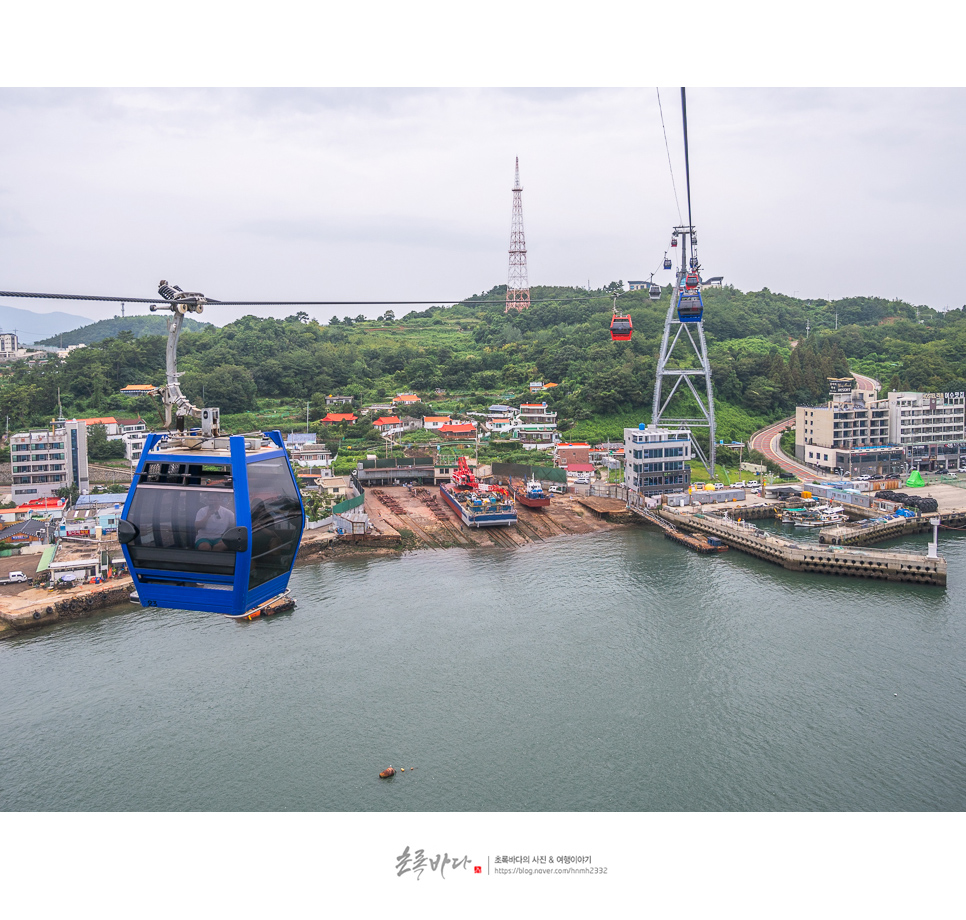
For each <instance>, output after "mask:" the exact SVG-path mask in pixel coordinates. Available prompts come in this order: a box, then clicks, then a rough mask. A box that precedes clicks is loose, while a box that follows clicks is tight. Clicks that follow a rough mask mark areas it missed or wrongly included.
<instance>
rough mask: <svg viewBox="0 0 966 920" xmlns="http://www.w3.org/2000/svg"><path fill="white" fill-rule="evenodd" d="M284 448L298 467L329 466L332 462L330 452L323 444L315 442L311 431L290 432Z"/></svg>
mask: <svg viewBox="0 0 966 920" xmlns="http://www.w3.org/2000/svg"><path fill="white" fill-rule="evenodd" d="M285 449H286V450H287V451H288V454H289V457H290V458H291V460H292V463H294V464H295V465H296V466H299V467H317V466H329V465H331V463H332V452H331V451H330V450H329V448H328V447H326V446H325V445H324V444H319V443H317V439H316V436H315V434H314V433H311V432H310V433H307V434H306V433H303V432H300V431H293V432H290V433H289V436H288V437H287V438H286V439H285Z"/></svg>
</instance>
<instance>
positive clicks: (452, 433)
mask: <svg viewBox="0 0 966 920" xmlns="http://www.w3.org/2000/svg"><path fill="white" fill-rule="evenodd" d="M439 433H440V434H441V435H442V436H443V437H444V438H457V439H469V438H472V439H473V440H476V424H475V422H460V423H457V424H449V425H440V427H439Z"/></svg>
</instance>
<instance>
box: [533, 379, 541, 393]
mask: <svg viewBox="0 0 966 920" xmlns="http://www.w3.org/2000/svg"><path fill="white" fill-rule="evenodd" d="M542 389H543V382H542V381H539V380H537V381H534V382H533V383H531V384H530V392H531V393H539V392H540V391H541V390H542Z"/></svg>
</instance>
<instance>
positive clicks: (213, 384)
mask: <svg viewBox="0 0 966 920" xmlns="http://www.w3.org/2000/svg"><path fill="white" fill-rule="evenodd" d="M618 287H619V285H618V284H617V283H616V282H615V283H614V284H612V285H609V286H608V288H604V289H599V290H597V291H586V290H583V289H580V288H566V287H557V288H541V287H535V288H533V289H532V290H531V296H532V300H533V305H532V306H531V308H530V309H529V310H527V311H525V312H522V313H519V314H517V313H513V314H509V315H507V314H505V313H504V312H503V299H504V296H505V288H504V287H503V286H499V287H495V288H493V289H492V290H491V291H489V292H486V293H484V294H480V295H476V296H474V297H471V298H469V299H467V300H466V301H464V302H463V303H462V304H459V305H456V306H452V307H431V308H429V309H427V310H422V311H420V312H416V311H412V312H409V313H407V314H405V315H400V316H398V317H397V316H396V315H395V313H394V312H393V311H387V312H386V313H385V314H384V315H383V316H382V317H379V318H378V319H375V320H367V319H365V318H364V317H345V318H335V319H333V320H332V321H330V322H329V323H328V324H327V325H321V324H319V323H318V322H317V321H315V320H312V319H310V318H309V317H308V315H307V314H305V313H298V314H295V315H293V316H289V317H286V318H285V319H274V318H265V319H261V318H257V317H254V316H246V317H243V318H241V319H239V320H237V321H235V322H233V323H229V324H227V325H226V326H223V327H215V326H211V325H206V324H190V326H189V328H190V329H191V331H188V332H186V333H185V334H184V335H183V337H182V339H181V345H180V352H179V368H180V370H181V371H182V378H181V385H182V388H183V390H184V392H185V393H186V395H187V396H188V397H189V398H190V399H191V400H192V401H193V402H194V403H195V404H196V405H202V404H204V405H213V406H219V407H220V408H221V409H222V415H223V419H224V420H225V422H226V426H229V427H233V428H235V429H237V430H251V429H252V428H254V427H256V426H259V425H263V424H265V425H268V424H271V425H272V426H273V427H274V426H276V425H277V426H279V427H287V426H292V427H300V426H304V424H305V416H306V404H308V410H309V419H310V422H315V421H317V420H318V419H319V418H320V417H321V416H322V415H324V414H325V413H326V411H327V410H326V407H325V397H326V396H327V395H329V394H332V393H338V394H340V395H349V396H353V397H355V398H356V400H357V401H358V402H357V404H356V405H365V404H367V403H371V402H383V401H386V400H387V399H389V398H391V397H392V396H393V395H395V394H396V393H398V392H402V391H416V392H418V393H419V394H420V395H421V396H422V397H423V402H422V403H421V404H420V405H419V406H418V407H417V408H416V409H415V410H413V411H414V412H416V413H418V414H423V413H426V414H432V413H450V412H456V413H461V412H466V411H482V410H485V409H486V407H487V406H489V405H490V404H492V403H502V402H513V401H516V402H517V403H518V404H519V402H520V401H522V400H525V399H529V398H530V397H529V383H530V382H531V381H535V380H540V381H543V382H545V383H546V382H552V383H554V384H556V386H555V387H554V388H552V389H551V390H548V391H546V392H544V393H542V394H541V396H540V397H539V398H540V399H545V400H546V401H547V402H548V404H549V405H550V407H551V408H552V409H553V410H555V411H556V412H557V413H558V420H559V427H560V430H561V431H563V432H570V433H571V434H572V435H573V436H575V437H578V436H579V437H586V438H593V439H602V438H606V437H620V436H621V435H622V429H623V427H624V426H625V425H626V424H628V419H630V420H632V423H636V421H650V413H651V402H652V396H653V390H654V374H655V368H656V364H657V356H658V354H659V351H660V343H661V336H662V334H663V328H664V318H665V315H666V313H667V310H668V305H669V297H670V288H665V289H664V291H663V294H662V297H661V299H660V300H659V301H656V302H655V301H651V300H650V299H649V298H648V296H647V295H646V294H644V293H642V292H625V293H623V294H622V295H621V296H620V298H619V301H618V303H619V306H620V308H621V309H622V310H623V311H625V312H628V313H629V314H630V315H631V317H632V318H633V323H634V335H633V338H632V340H631V341H629V342H613V341H612V340H611V338H610V334H609V323H610V318H611V313H612V304H613V302H612V297H611V295H610V291H611V289H614V290H616V289H618ZM703 296H704V300H705V313H704V320H705V322H704V328H705V334H706V337H707V341H708V348H709V356H710V360H711V365H712V371H713V385H714V391H715V407H716V416H717V420H718V437H719V438H723V439H724V440H726V441H727V440H731V439H735V440H743V439H745V438H746V437H747V436H748V435H749V434H750V433H751V431H753V430H754V429H755V428H756V427H760V426H761V425H762V424H763V423H765V422H766V421H771V420H775V419H778V418H782V417H784V416H787V415H790V414H791V413H792V412H793V411H794V407H795V406H796V405H802V404H809V403H811V404H816V403H821V402H824V401H825V400H826V399H827V398H828V397H827V383H826V378H827V377H839V376H844V375H846V374H848V373H849V371H850V370H853V371H860V372H862V373H866V374H869V375H871V376H874V377H877V378H878V379H879V380H881V381H882V383H883V385H884V386H885V387H887V388H893V389H910V390H925V391H943V390H966V313H964V311H962V310H953V311H949V312H947V313H938V312H936V311H934V310H931V309H930V308H928V307H920V308H919V310H918V317H919V321H917V310H916V308H915V307H913V306H912V305H910V304H907V303H903V302H900V301H889V300H884V299H881V298H866V297H853V298H847V299H843V300H839V301H834V302H832V301H824V300H811V301H808V300H800V299H797V298H794V297H788V296H785V295H782V294H776V293H773V292H771V291H769V290H768V289H767V288H765V289H763V290H761V291H750V292H742V291H739V290H737V289H735V288H732V287H725V288H721V289H707V290H705V291H704V292H703ZM151 320H154V321H156V322H158V323H160V324H161V328H162V329H163V318H161V317H132V318H130V320H128V319H125V320H123V321H122V322H125V323H127V322H137V323H144V322H148V321H151ZM108 322H110V321H108ZM116 322H121V321H116ZM186 325H188V324H186ZM97 326H100V327H102V328H105V326H104V324H95V326H92V327H86V328H88V329H93V328H95V327H97ZM836 326H837V328H836ZM141 328H142V329H143V327H141ZM806 330H808V334H807V335H806ZM83 333H84V330H78V335H79V337H80V338H81V340H83V339H84V335H83ZM66 340H67V339H66V336H65V343H66ZM86 341H87V344H88V347H87V348H83V349H78V350H76V351H74V352H72V353H71V354H70V355H69V356H68V357H67V358H66V359H64V360H63V361H57V360H54V361H51V362H50V363H48V364H46V365H43V366H40V367H37V368H29V367H27V366H26V364H24V363H22V362H21V363H19V364H15V365H12V366H8V367H7V368H6V369H5V371H4V372H3V375H2V377H0V414H3V415H9V416H10V424H11V427H13V426H14V425H16V426H18V429H22V428H23V427H25V426H28V425H35V424H44V423H45V422H46V421H47V420H49V418H50V417H51V415H52V414H53V412H54V411H55V407H56V405H57V392H58V389H59V390H60V393H61V399H62V402H63V407H64V411H65V412H66V413H67V414H68V415H76V416H80V417H84V416H94V415H111V414H121V415H131V414H136V413H138V412H141V413H143V414H144V415H145V417H151V418H155V417H156V411H155V409H154V407H153V405H152V404H151V403H150V402H149V401H147V400H144V399H142V400H141V401H138V400H135V399H134V398H131V397H125V396H122V395H121V394H120V393H119V390H120V389H121V387H123V386H125V385H127V384H131V383H148V384H155V385H157V384H160V383H162V382H163V378H164V347H165V339H164V337H163V336H162V335H152V334H149V333H148V334H142V335H141V336H140V337H138V336H137V335H136V334H135V332H134V331H133V330H132V329H125V330H124V331H120V332H115V333H114V335H113V336H112V337H109V338H105V339H103V340H102V341H96V340H93V339H92V338H91V337H90V336H87V337H86ZM437 390H441V391H444V392H442V393H437V392H436V391H437ZM676 399H680V400H681V402H680V403H679V404H678V405H676V406H675V405H674V404H672V407H671V408H670V409H669V410H668V412H667V414H669V415H679V416H684V417H688V416H692V415H694V414H695V409H694V407H693V406H688V405H687V397H686V396H685V395H679V396H678V397H676Z"/></svg>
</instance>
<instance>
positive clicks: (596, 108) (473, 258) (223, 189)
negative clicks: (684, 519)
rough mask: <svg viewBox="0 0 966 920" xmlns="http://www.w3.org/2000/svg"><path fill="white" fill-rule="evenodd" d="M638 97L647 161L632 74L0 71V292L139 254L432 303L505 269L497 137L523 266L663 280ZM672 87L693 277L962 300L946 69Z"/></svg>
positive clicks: (681, 205)
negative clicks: (28, 76) (693, 244)
mask: <svg viewBox="0 0 966 920" xmlns="http://www.w3.org/2000/svg"><path fill="white" fill-rule="evenodd" d="M139 76H140V75H139ZM350 76H351V74H350ZM535 76H537V75H535V74H534V73H533V71H532V69H531V71H530V72H529V73H528V77H529V79H531V80H534V78H535ZM8 82H9V81H8ZM132 82H134V81H132ZM387 82H388V81H387ZM660 99H661V103H662V105H663V114H664V123H665V125H666V128H667V139H668V144H669V150H670V168H669V163H668V150H667V149H666V148H665V137H664V132H663V131H662V123H661V115H660V111H659V108H658V94H657V91H656V90H655V88H654V87H645V88H598V89H568V88H546V89H541V88H531V89H519V90H516V89H458V88H457V89H415V90H413V89H400V88H387V89H379V88H372V89H338V88H333V89H270V88H266V89H230V88H226V89H204V90H193V89H180V88H170V89H25V88H13V87H8V88H5V89H0V122H2V126H3V130H2V133H0V290H14V291H40V292H55V293H81V294H104V295H115V296H129V297H151V296H154V294H155V292H156V289H157V282H158V281H159V280H160V279H161V278H164V279H166V280H168V281H169V282H171V283H174V284H178V285H180V286H181V287H182V288H184V289H185V290H195V291H201V292H203V293H205V294H207V295H208V296H210V297H212V298H218V299H223V300H240V299H245V298H250V299H253V300H267V299H271V298H276V299H288V300H338V299H342V300H389V299H398V300H428V301H434V302H440V303H443V302H446V301H452V300H455V299H459V298H462V297H466V296H468V295H471V294H474V293H480V292H482V291H484V290H489V289H490V288H491V287H492V286H494V285H497V284H504V283H506V280H507V271H508V253H507V250H508V245H509V235H510V217H511V204H512V192H511V188H512V185H513V170H514V158H515V157H517V156H519V158H520V174H521V179H522V184H523V210H524V224H525V229H526V240H527V249H528V268H529V279H530V283H531V284H532V285H539V284H565V285H581V286H584V285H587V284H589V285H590V286H591V287H595V288H596V287H599V286H601V285H605V284H607V283H608V282H610V281H614V280H618V279H621V280H623V281H625V282H627V281H628V280H631V279H634V280H637V279H647V278H649V277H650V274H651V272H655V275H654V277H655V280H656V281H659V282H661V283H666V282H667V281H669V280H670V273H669V272H664V271H662V270H659V269H660V265H661V260H662V258H663V255H664V253H665V250H667V249H668V246H669V241H670V231H671V228H672V226H673V225H675V224H677V223H679V221H680V220H682V219H683V220H684V221H687V196H686V185H685V170H684V148H683V139H682V125H681V99H680V89H679V88H678V87H668V88H662V89H661V90H660ZM687 101H688V130H689V142H690V160H691V201H692V208H693V219H694V223H695V226H696V228H697V231H698V239H699V255H700V258H701V263H702V267H703V271H704V274H705V275H706V276H709V275H723V276H724V279H725V282H726V283H731V284H734V285H735V286H737V287H738V288H740V289H742V290H758V289H760V288H762V287H768V288H770V289H772V290H774V291H780V292H783V293H788V294H793V295H796V296H799V297H806V298H807V297H825V298H838V297H844V296H849V295H859V294H867V295H877V296H882V297H887V298H893V297H899V298H902V299H904V300H908V301H910V302H912V303H919V304H928V305H930V306H933V307H936V308H939V309H944V308H947V307H958V306H961V305H962V304H963V303H964V302H966V295H964V293H963V291H962V286H961V283H960V281H959V275H960V271H959V260H958V256H959V248H960V242H961V240H962V239H963V235H964V234H963V230H964V226H963V224H964V213H966V209H964V201H963V197H964V184H963V182H962V179H961V171H962V164H963V162H966V156H964V154H966V149H964V148H966V145H964V140H966V138H964V132H966V91H964V90H961V89H842V90H838V89H767V88H758V89H723V88H711V89H706V88H702V87H701V86H700V85H698V86H695V87H693V88H689V89H688V97H687ZM672 169H673V180H674V185H676V189H677V196H676V197H675V193H674V186H673V185H672V172H671V170H672ZM679 209H680V210H679ZM4 302H5V303H7V304H9V305H11V306H17V307H26V308H29V309H33V310H37V311H47V310H53V309H58V310H64V311H68V312H73V313H80V314H84V315H88V316H91V317H94V318H104V317H107V316H112V315H114V314H115V313H117V312H119V308H118V307H117V306H115V305H111V304H106V305H93V304H86V303H71V302H64V301H27V300H20V299H16V300H14V299H9V298H8V299H5V300H4ZM129 309H131V308H129ZM140 309H144V308H143V307H142V308H140ZM295 309H296V308H259V309H258V312H259V313H262V314H264V315H276V316H284V315H288V314H290V313H292V312H295ZM384 309H385V308H384V307H372V308H366V307H355V306H348V305H347V306H344V307H343V306H340V307H335V308H328V307H318V308H309V309H308V312H309V313H310V314H311V315H313V316H316V317H318V318H319V319H320V320H322V321H327V320H328V318H329V317H330V316H331V315H332V314H333V313H335V314H337V315H339V316H344V315H346V314H349V315H353V316H355V315H357V314H359V313H364V314H367V315H369V316H376V315H378V314H379V313H381V312H382V311H383V310H384ZM395 309H396V312H397V314H398V313H400V312H405V311H406V310H407V309H409V308H408V307H404V308H395ZM246 312H253V310H252V309H251V308H228V307H226V308H221V309H216V308H214V307H209V308H208V310H207V311H206V313H205V315H204V317H203V318H204V319H205V320H210V321H213V322H216V323H219V324H220V323H224V322H228V321H230V320H231V319H234V318H236V317H237V316H239V315H242V314H244V313H246Z"/></svg>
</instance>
